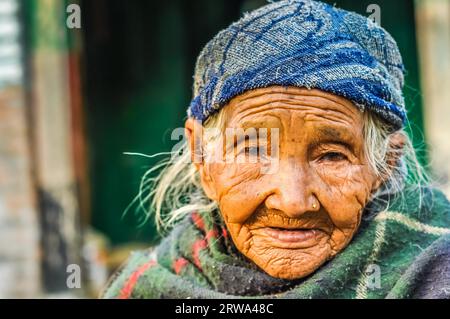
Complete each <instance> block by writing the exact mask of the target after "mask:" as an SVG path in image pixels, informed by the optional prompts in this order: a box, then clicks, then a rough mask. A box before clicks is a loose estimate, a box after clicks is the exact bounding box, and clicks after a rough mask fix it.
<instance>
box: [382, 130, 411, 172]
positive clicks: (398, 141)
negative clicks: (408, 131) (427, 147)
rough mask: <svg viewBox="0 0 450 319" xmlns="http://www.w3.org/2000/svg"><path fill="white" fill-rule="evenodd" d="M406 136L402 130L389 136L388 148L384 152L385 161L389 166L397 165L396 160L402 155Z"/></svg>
mask: <svg viewBox="0 0 450 319" xmlns="http://www.w3.org/2000/svg"><path fill="white" fill-rule="evenodd" d="M405 143H406V136H405V133H403V132H395V133H393V134H391V136H390V137H389V149H388V152H387V154H386V162H387V164H388V165H389V167H391V168H393V167H396V166H398V162H399V161H400V158H401V157H402V155H403V148H404V147H405Z"/></svg>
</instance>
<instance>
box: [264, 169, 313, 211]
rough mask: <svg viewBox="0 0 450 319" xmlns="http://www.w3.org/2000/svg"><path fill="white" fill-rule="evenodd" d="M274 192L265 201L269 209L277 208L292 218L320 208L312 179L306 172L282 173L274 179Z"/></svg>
mask: <svg viewBox="0 0 450 319" xmlns="http://www.w3.org/2000/svg"><path fill="white" fill-rule="evenodd" d="M273 186H274V187H273V189H272V194H271V195H269V196H268V197H267V199H266V201H265V205H266V207H267V208H268V209H277V210H280V211H282V212H283V213H285V214H286V215H287V216H289V217H291V218H298V217H300V216H301V215H303V214H304V213H306V212H311V211H317V210H319V206H320V205H319V203H318V200H317V198H316V197H315V195H314V192H313V191H312V184H311V180H310V179H309V177H308V174H305V172H301V171H300V172H299V171H296V172H292V171H291V172H287V173H286V174H280V175H279V176H278V177H277V179H276V181H274V184H273Z"/></svg>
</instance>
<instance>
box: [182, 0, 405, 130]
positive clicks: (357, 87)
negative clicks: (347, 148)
mask: <svg viewBox="0 0 450 319" xmlns="http://www.w3.org/2000/svg"><path fill="white" fill-rule="evenodd" d="M403 72H404V67H403V63H402V58H401V55H400V52H399V50H398V47H397V44H396V43H395V40H394V39H393V38H392V37H391V36H390V35H389V34H388V33H387V31H386V30H384V29H383V28H381V27H380V26H379V25H377V24H376V23H374V22H373V21H371V20H370V19H368V18H366V17H363V16H361V15H359V14H356V13H354V12H349V11H345V10H342V9H338V8H335V7H333V6H330V5H328V4H325V3H322V2H318V1H309V0H287V1H279V2H274V3H270V4H268V5H266V6H263V7H261V8H259V9H257V10H255V11H253V12H251V13H247V14H244V16H243V17H242V18H241V19H240V20H239V21H237V22H235V23H233V24H231V25H230V26H229V27H228V28H227V29H225V30H222V31H221V32H219V33H218V34H217V35H216V36H215V37H214V38H213V39H212V40H211V41H210V42H209V43H208V44H207V45H206V46H205V47H204V49H203V50H202V52H201V53H200V55H199V57H198V59H197V64H196V67H195V75H194V92H193V93H194V98H193V99H192V101H191V104H190V106H189V108H188V116H189V117H193V118H195V119H198V120H201V121H205V120H206V119H208V118H209V116H210V115H212V114H214V113H216V112H217V111H218V110H220V109H221V108H222V107H223V106H224V105H226V104H227V103H228V101H230V100H231V99H232V98H233V97H235V96H237V95H240V94H242V93H244V92H246V91H248V90H252V89H256V88H263V87H268V86H271V85H280V86H296V87H305V88H308V89H313V88H316V89H320V90H323V91H326V92H329V93H333V94H336V95H340V96H343V97H345V98H347V99H349V100H350V101H352V102H353V103H354V104H355V105H356V106H358V107H359V108H360V109H361V110H364V109H368V110H370V111H372V112H375V113H376V114H378V115H379V116H380V117H381V118H382V119H384V120H385V121H386V122H387V123H388V124H390V125H392V127H393V129H394V130H396V129H399V128H401V127H402V126H403V125H404V124H405V121H406V112H405V102H404V99H403V95H402V87H403V81H404V79H403Z"/></svg>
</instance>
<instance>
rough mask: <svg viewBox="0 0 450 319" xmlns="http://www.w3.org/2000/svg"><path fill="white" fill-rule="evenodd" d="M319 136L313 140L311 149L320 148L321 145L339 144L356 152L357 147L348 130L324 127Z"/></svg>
mask: <svg viewBox="0 0 450 319" xmlns="http://www.w3.org/2000/svg"><path fill="white" fill-rule="evenodd" d="M318 131H319V132H318V134H317V136H316V137H315V138H314V139H313V142H312V144H311V148H313V147H315V146H318V145H319V144H327V143H328V144H339V145H342V146H344V147H346V148H348V149H349V150H350V151H354V149H355V146H354V143H353V138H351V136H352V135H353V134H351V133H350V132H349V131H348V130H346V129H342V128H339V129H337V128H333V127H324V128H320V129H319V130H318Z"/></svg>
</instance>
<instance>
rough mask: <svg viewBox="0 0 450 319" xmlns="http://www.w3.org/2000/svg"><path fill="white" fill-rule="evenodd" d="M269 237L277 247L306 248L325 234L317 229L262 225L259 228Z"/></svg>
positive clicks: (314, 243)
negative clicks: (262, 226)
mask: <svg viewBox="0 0 450 319" xmlns="http://www.w3.org/2000/svg"><path fill="white" fill-rule="evenodd" d="M261 231H262V232H263V234H264V235H266V236H267V237H269V238H270V239H271V241H272V242H273V244H274V246H277V247H279V248H292V249H293V248H307V247H311V246H314V245H316V244H317V243H318V241H319V240H320V239H321V238H323V237H324V236H326V234H325V233H324V232H323V231H321V230H319V229H298V228H297V229H288V228H277V227H264V228H262V229H261Z"/></svg>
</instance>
